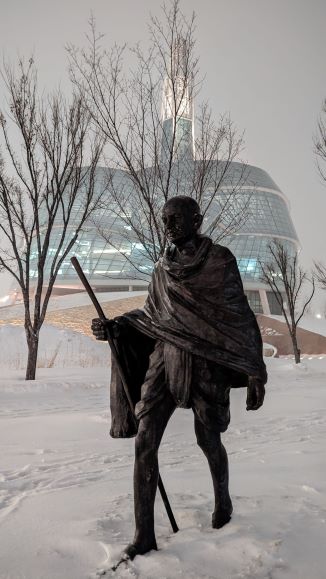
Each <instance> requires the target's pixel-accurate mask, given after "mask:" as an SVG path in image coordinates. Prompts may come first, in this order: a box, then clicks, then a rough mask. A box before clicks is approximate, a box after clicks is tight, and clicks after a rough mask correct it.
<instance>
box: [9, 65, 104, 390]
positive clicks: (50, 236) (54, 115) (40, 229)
mask: <svg viewBox="0 0 326 579" xmlns="http://www.w3.org/2000/svg"><path fill="white" fill-rule="evenodd" d="M2 80H3V82H4V85H5V88H6V91H7V104H8V111H7V112H6V111H5V110H3V111H1V112H0V135H1V141H2V143H1V144H2V152H1V157H0V232H1V234H2V238H3V243H2V247H1V249H0V271H1V270H3V271H4V270H5V271H7V272H9V273H10V274H11V275H12V276H13V277H14V279H15V280H16V282H17V284H18V286H19V288H20V291H21V294H22V298H23V303H24V311H25V323H24V325H25V332H26V339H27V346H28V361H27V369H26V379H29V380H33V379H35V372H36V365H37V353H38V344H39V332H40V329H41V326H42V324H43V322H44V319H45V315H46V311H47V306H48V303H49V298H50V295H51V292H52V289H53V285H54V282H55V280H56V277H57V274H58V272H59V269H60V267H61V265H62V263H63V261H64V259H65V258H66V256H67V255H68V253H69V251H70V250H71V249H72V247H73V246H74V243H75V242H76V240H77V238H78V234H79V232H80V231H81V229H82V227H83V225H84V223H85V222H86V220H87V218H88V217H89V216H90V214H91V212H92V211H93V210H94V209H95V208H96V207H97V205H98V203H99V201H100V197H101V195H100V194H98V193H97V192H96V187H95V169H96V165H97V163H98V160H99V157H100V154H101V151H102V138H101V139H99V138H98V137H97V136H93V137H92V138H91V139H89V137H88V135H89V132H90V116H89V113H88V112H87V110H86V109H85V107H84V105H83V103H82V101H81V99H80V98H79V97H78V96H73V97H72V99H71V102H70V104H68V103H67V102H66V100H65V99H64V97H63V95H62V94H61V93H60V92H59V91H57V92H55V93H53V94H51V95H49V96H47V97H46V96H42V97H40V96H39V94H38V83H37V72H36V68H35V65H34V62H33V60H32V59H31V60H30V61H29V62H28V63H27V64H25V63H24V62H22V61H20V62H19V66H18V69H16V70H15V69H14V68H13V67H11V66H9V65H4V69H3V72H2ZM85 163H87V168H85V167H83V165H84V164H85ZM33 276H34V279H35V287H34V288H33V291H31V282H32V277H33ZM32 294H33V295H32Z"/></svg>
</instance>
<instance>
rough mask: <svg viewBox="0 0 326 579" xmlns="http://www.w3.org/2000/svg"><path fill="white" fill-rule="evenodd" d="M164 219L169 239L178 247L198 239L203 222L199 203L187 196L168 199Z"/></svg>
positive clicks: (164, 209)
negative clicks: (185, 242)
mask: <svg viewBox="0 0 326 579" xmlns="http://www.w3.org/2000/svg"><path fill="white" fill-rule="evenodd" d="M162 219H163V223H164V229H165V234H166V236H167V238H168V239H169V241H172V243H175V244H176V245H178V243H183V242H184V241H187V240H188V239H191V238H192V237H196V236H197V234H198V230H199V228H200V226H201V224H202V221H203V218H202V216H201V214H200V208H199V205H198V203H197V201H195V199H193V198H192V197H187V196H186V195H177V196H175V197H171V198H170V199H168V201H167V202H166V203H165V205H164V207H163V212H162Z"/></svg>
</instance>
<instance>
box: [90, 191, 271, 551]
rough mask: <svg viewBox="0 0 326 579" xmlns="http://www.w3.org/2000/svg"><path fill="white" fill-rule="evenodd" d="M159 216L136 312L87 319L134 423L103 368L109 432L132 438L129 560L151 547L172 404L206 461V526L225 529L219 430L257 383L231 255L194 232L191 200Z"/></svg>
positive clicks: (227, 503)
mask: <svg viewBox="0 0 326 579" xmlns="http://www.w3.org/2000/svg"><path fill="white" fill-rule="evenodd" d="M162 217H163V223H164V228H165V234H166V237H167V239H168V241H169V242H170V245H169V247H168V249H167V250H166V252H165V254H164V256H163V257H161V258H160V259H159V261H158V262H157V264H156V265H155V268H154V271H153V275H152V280H151V284H150V286H149V292H148V297H147V300H146V303H145V306H144V308H143V309H142V310H133V311H132V312H128V313H126V314H124V315H123V316H120V317H118V318H116V319H115V320H113V321H112V322H106V323H105V322H102V321H101V320H100V319H98V318H97V319H95V320H93V322H92V330H93V333H94V335H95V336H96V338H97V339H99V340H105V339H106V337H107V333H106V332H107V330H106V324H110V328H111V331H112V332H113V334H114V336H115V340H116V344H117V348H118V350H119V354H120V356H121V359H122V360H123V363H124V366H125V371H126V374H127V376H128V377H129V384H130V385H131V396H132V399H133V402H134V404H135V413H136V416H137V419H138V423H136V422H135V420H134V418H133V416H132V414H131V412H130V409H129V407H128V404H127V401H126V396H125V394H124V391H123V389H122V387H121V380H120V377H119V374H118V372H117V369H116V367H115V364H114V363H113V364H112V366H113V367H112V376H111V414H112V422H111V435H112V436H113V437H128V436H134V435H136V439H135V469H134V505H135V522H136V531H135V536H134V539H133V542H132V543H131V544H130V545H128V546H127V548H126V549H125V556H126V557H128V558H130V559H133V558H134V557H135V556H136V555H137V554H144V553H146V552H148V551H150V550H151V549H157V546H156V539H155V532H154V500H155V494H156V489H157V480H158V459H157V453H158V448H159V445H160V442H161V439H162V436H163V433H164V430H165V427H166V425H167V423H168V421H169V419H170V417H171V415H172V413H173V412H174V410H175V409H176V408H177V407H181V408H191V409H192V411H193V413H194V418H195V432H196V437H197V442H198V444H199V446H200V448H201V449H202V450H203V452H204V454H205V456H206V458H207V460H208V465H209V468H210V472H211V475H212V479H213V487H214V496H215V507H214V512H213V515H212V525H213V527H214V528H216V529H219V528H220V527H222V526H223V525H225V524H226V523H228V521H229V520H230V518H231V514H232V502H231V498H230V495H229V489H228V478H229V477H228V459H227V454H226V450H225V448H224V446H223V444H222V442H221V436H220V434H221V432H225V431H226V429H227V427H228V424H229V421H230V403H229V392H230V388H231V387H241V386H246V387H247V389H248V394H247V410H257V409H258V408H259V407H260V406H261V405H262V404H263V400H264V394H265V388H264V384H265V383H266V380H267V374H266V368H265V364H264V361H263V357H262V340H261V336H260V332H259V328H258V325H257V322H256V318H255V316H254V314H253V312H252V310H251V309H250V307H249V305H248V301H247V298H246V297H245V295H244V292H243V286H242V281H241V278H240V274H239V270H238V267H237V263H236V260H235V257H234V256H233V254H232V253H231V252H230V251H229V250H228V249H227V248H226V247H223V246H221V245H217V244H213V242H212V240H211V239H210V238H208V237H205V236H202V235H200V233H199V231H200V227H201V224H202V219H203V218H202V216H201V214H200V209H199V206H198V204H197V203H196V201H195V200H194V199H192V198H190V197H186V196H177V197H172V198H171V199H169V200H168V201H167V202H166V204H165V205H164V208H163V214H162Z"/></svg>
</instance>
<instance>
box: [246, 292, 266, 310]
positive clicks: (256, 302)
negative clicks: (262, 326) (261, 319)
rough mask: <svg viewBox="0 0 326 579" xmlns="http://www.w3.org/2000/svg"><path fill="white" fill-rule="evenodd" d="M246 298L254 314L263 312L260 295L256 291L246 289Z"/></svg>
mask: <svg viewBox="0 0 326 579" xmlns="http://www.w3.org/2000/svg"><path fill="white" fill-rule="evenodd" d="M245 294H246V296H247V299H248V303H249V305H250V307H251V309H252V311H253V312H254V313H255V314H262V313H263V308H262V305H261V301H260V295H259V292H258V291H254V290H247V291H246V292H245Z"/></svg>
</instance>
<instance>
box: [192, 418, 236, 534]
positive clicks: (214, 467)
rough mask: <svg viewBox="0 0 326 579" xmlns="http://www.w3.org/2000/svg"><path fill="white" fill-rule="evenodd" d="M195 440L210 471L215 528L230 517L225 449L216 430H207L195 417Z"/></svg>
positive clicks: (230, 507) (230, 505)
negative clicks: (213, 498) (213, 497)
mask: <svg viewBox="0 0 326 579" xmlns="http://www.w3.org/2000/svg"><path fill="white" fill-rule="evenodd" d="M195 432H196V437H197V442H198V445H199V446H200V448H201V449H202V451H203V452H204V454H205V456H206V458H207V460H208V464H209V468H210V471H211V475H212V479H213V486H214V495H215V509H214V512H213V515H212V525H213V527H214V528H215V529H219V528H220V527H223V525H225V524H226V523H228V522H229V520H230V519H231V514H232V510H233V507H232V501H231V498H230V495H229V467H228V457H227V454H226V450H225V448H224V446H223V444H222V442H221V435H220V434H219V433H218V432H213V431H212V430H208V428H206V427H205V426H204V425H203V424H202V423H201V422H200V421H199V420H198V419H196V418H195Z"/></svg>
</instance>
